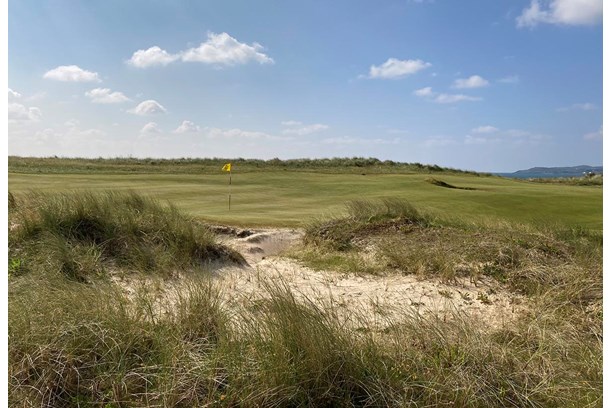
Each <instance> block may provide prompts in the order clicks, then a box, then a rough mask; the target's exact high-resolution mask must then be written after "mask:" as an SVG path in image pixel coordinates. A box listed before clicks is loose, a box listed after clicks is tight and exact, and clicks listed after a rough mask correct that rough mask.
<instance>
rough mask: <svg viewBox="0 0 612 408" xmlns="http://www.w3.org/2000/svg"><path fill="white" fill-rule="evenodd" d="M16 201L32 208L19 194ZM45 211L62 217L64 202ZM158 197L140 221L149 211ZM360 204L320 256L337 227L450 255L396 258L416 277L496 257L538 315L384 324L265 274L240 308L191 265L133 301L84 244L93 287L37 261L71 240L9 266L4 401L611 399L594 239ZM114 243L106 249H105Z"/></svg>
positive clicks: (466, 402)
mask: <svg viewBox="0 0 612 408" xmlns="http://www.w3.org/2000/svg"><path fill="white" fill-rule="evenodd" d="M62 202H65V201H61V200H59V201H58V203H62ZM41 204H42V203H41ZM12 208H17V209H20V208H22V209H23V211H24V212H25V208H26V207H25V206H20V200H16V202H15V203H14V205H12ZM27 208H30V207H27ZM45 208H49V209H50V208H54V211H56V212H58V213H61V214H64V213H63V212H62V211H63V209H62V207H60V206H55V207H51V206H49V207H45ZM147 208H150V207H146V206H145V207H143V211H141V212H140V216H142V217H143V219H148V218H147V217H149V216H150V214H149V213H148V210H147ZM352 208H353V209H354V213H353V214H352V217H353V218H351V223H350V224H349V227H350V228H349V227H347V226H346V225H347V224H348V223H344V224H340V223H337V224H332V226H330V225H329V224H326V227H325V228H326V229H325V231H327V232H326V235H325V234H321V235H319V236H317V237H316V238H315V239H313V240H311V241H307V242H309V245H312V246H315V247H318V248H319V250H321V251H322V249H321V248H324V247H325V246H326V245H328V242H327V241H328V240H330V239H333V235H331V234H329V231H330V229H334V228H336V229H337V230H338V231H340V233H341V234H344V235H341V238H342V240H343V241H342V242H348V243H349V244H350V247H349V248H348V249H342V250H340V249H339V250H337V253H339V254H342V253H345V252H347V251H348V252H349V253H350V252H351V251H358V250H359V248H360V245H362V244H363V241H361V240H362V239H363V237H364V234H365V235H367V236H370V235H372V236H381V235H382V236H383V237H384V236H386V235H389V234H388V231H392V232H393V234H392V235H393V237H392V239H395V240H397V241H396V242H395V243H396V245H397V246H398V248H401V246H402V245H407V243H408V242H410V243H411V245H417V243H422V246H420V247H419V248H420V249H421V250H423V251H424V250H426V249H427V248H431V249H430V250H431V253H432V254H433V253H434V252H440V251H442V252H446V253H453V254H452V255H448V256H441V257H440V259H439V260H437V261H435V262H434V263H431V264H430V263H427V262H430V261H429V260H427V259H424V260H421V259H420V258H418V256H417V255H412V256H413V258H406V259H403V258H398V260H396V261H395V262H397V264H398V265H400V264H401V265H403V266H401V265H400V266H397V267H396V268H397V270H398V271H400V272H401V273H409V271H411V270H412V269H411V268H414V267H413V266H411V265H412V263H414V264H415V265H422V267H423V268H425V267H428V268H430V269H427V270H424V271H423V272H422V273H423V274H426V275H428V274H434V275H435V274H439V273H440V271H441V270H442V269H441V268H442V266H441V265H451V264H454V263H455V262H456V260H457V259H460V260H461V261H470V260H472V261H474V262H476V261H478V262H483V263H485V264H487V262H489V263H490V264H491V265H494V266H495V268H497V269H494V270H493V271H492V272H490V273H492V274H494V275H495V276H498V277H499V279H500V280H502V281H505V282H506V284H508V285H510V287H511V288H514V289H515V290H520V291H522V292H524V293H526V294H527V295H528V297H529V312H528V313H527V314H526V315H525V316H524V317H523V318H521V319H519V320H518V321H516V322H514V323H513V325H512V326H506V327H502V328H498V329H493V330H491V329H488V330H486V329H485V328H484V327H483V326H482V325H481V324H480V322H479V321H477V320H473V319H470V318H468V317H466V316H462V315H456V316H454V318H451V319H442V318H436V317H435V316H430V317H424V316H420V315H418V314H416V313H414V312H412V311H411V310H410V308H409V307H406V312H405V314H404V315H403V317H402V318H401V319H399V320H394V323H393V324H390V325H386V326H385V327H386V329H384V330H383V331H379V330H378V329H377V328H376V327H373V326H369V325H368V324H367V321H368V319H367V318H365V317H364V316H360V315H359V314H358V313H357V312H356V313H355V314H353V315H350V316H343V317H339V316H338V315H337V314H336V313H335V312H334V309H332V308H329V307H326V306H325V305H322V304H319V303H315V302H313V301H309V300H307V298H304V297H301V296H297V295H296V294H294V293H293V292H292V291H291V290H289V289H288V287H287V286H286V285H284V283H283V282H280V281H261V282H260V283H259V284H260V285H262V286H263V287H264V288H265V290H266V293H267V295H266V296H265V297H263V298H261V299H258V300H256V301H255V300H254V301H252V302H247V303H245V304H244V307H241V308H237V307H236V306H232V307H230V305H228V304H225V303H224V302H223V300H222V299H223V296H222V295H221V292H220V290H221V289H220V288H219V287H218V286H217V285H216V284H215V283H214V282H211V281H209V280H207V279H202V278H198V277H197V276H196V275H193V274H192V275H191V277H185V278H184V279H186V281H184V282H183V285H182V286H181V287H182V288H184V289H183V290H181V291H180V292H178V295H177V294H176V293H170V291H161V292H160V291H157V290H154V289H152V286H151V285H143V286H142V288H141V289H140V290H139V291H138V292H137V293H136V294H133V295H131V296H127V295H126V294H125V293H123V292H122V291H120V290H119V289H118V288H117V287H116V286H115V285H113V284H111V283H109V282H107V281H106V280H104V279H98V278H97V274H96V273H94V272H91V271H89V269H91V268H93V269H94V270H95V268H96V267H97V266H96V265H98V264H99V262H98V263H96V262H93V261H92V259H93V258H95V257H93V256H92V255H91V254H88V252H87V248H86V247H84V248H80V249H79V251H80V252H79V251H76V252H71V253H70V256H71V259H72V260H73V261H74V262H76V263H78V264H79V265H81V268H83V271H82V272H83V274H84V275H85V276H88V277H89V279H88V280H87V282H88V283H83V282H82V281H79V280H75V279H72V278H71V277H70V275H66V274H61V273H52V272H53V271H54V270H55V268H56V267H57V266H56V265H55V264H54V263H53V262H43V261H42V260H44V259H61V257H62V256H64V255H62V254H61V247H59V246H49V245H46V244H45V247H44V248H45V251H47V252H46V255H45V256H47V257H49V258H43V257H34V258H29V257H27V258H23V257H21V256H20V257H19V258H17V257H15V256H14V254H15V253H16V252H11V254H13V255H12V256H11V258H12V259H24V262H25V263H28V264H30V265H29V266H24V268H26V267H27V268H28V269H26V270H25V271H23V272H19V273H17V272H16V271H17V270H19V269H20V268H21V266H18V265H17V263H15V265H14V266H13V270H14V272H15V273H13V274H12V275H11V276H10V277H9V321H8V329H9V349H8V357H9V367H8V374H9V405H10V406H14V407H17V406H19V407H22V406H32V407H34V406H38V407H39V406H49V407H72V406H101V407H123V406H168V407H179V406H185V407H189V406H210V405H215V406H398V407H400V406H401V407H406V406H414V407H417V406H418V407H438V406H469V407H491V406H506V407H517V406H520V407H557V406H564V407H596V406H601V404H602V395H603V383H602V371H603V361H602V360H603V359H602V353H603V334H602V321H603V311H602V307H601V304H602V303H601V300H602V268H601V259H602V258H601V257H602V250H601V243H600V241H599V239H600V238H599V236H597V235H596V234H591V233H589V232H586V231H581V230H565V231H552V230H551V231H540V232H538V233H535V232H529V231H527V232H526V231H524V230H523V229H522V228H516V229H515V230H508V229H500V230H499V231H497V230H489V231H483V230H470V229H469V228H467V227H464V228H463V229H461V228H460V227H459V226H457V225H455V226H453V227H444V226H442V225H439V224H436V222H434V221H433V220H430V219H427V218H426V217H422V216H420V215H418V214H417V213H415V212H413V211H412V209H411V208H410V207H402V206H401V205H399V204H397V203H394V204H373V205H370V204H367V205H361V204H358V205H353V207H352ZM372 208H374V209H375V211H374V212H373V213H369V215H368V212H369V211H370V209H372ZM29 211H30V210H28V213H29ZM101 211H103V209H101ZM32 214H37V213H36V212H33V213H32ZM68 214H72V212H70V211H68ZM164 214H165V216H167V217H169V218H170V219H172V217H173V216H172V215H171V213H164ZM39 216H40V215H39ZM39 216H36V217H35V216H34V215H32V218H27V219H32V220H34V219H38V218H37V217H39ZM134 216H135V215H134ZM156 216H161V215H159V214H158V215H156ZM24 217H25V215H24ZM24 219H26V218H24ZM50 219H51V220H53V219H56V220H62V219H65V217H64V216H62V217H55V218H53V217H52V218H50ZM15 220H16V218H13V216H11V221H12V222H13V225H14V227H13V228H12V229H11V230H10V231H9V235H10V237H9V239H10V241H9V242H10V243H11V245H13V246H12V247H11V250H12V251H17V250H18V249H19V250H22V248H24V247H23V245H25V244H24V243H25V242H28V241H27V239H30V238H28V237H37V238H36V239H39V237H40V232H36V231H39V228H38V227H36V228H31V229H28V228H25V227H23V224H21V226H19V225H18V224H17V222H16V221H15ZM157 222H162V223H169V222H170V221H169V220H166V221H163V220H159V221H156V222H155V223H157ZM394 224H395V225H394ZM15 225H16V226H15ZM36 225H43V224H41V223H40V222H37V223H36V224H34V223H33V224H32V226H33V227H34V226H36ZM45 225H56V223H55V222H50V223H49V224H45ZM60 225H63V224H61V223H60ZM72 225H74V224H72ZM163 225H167V224H163ZM21 228H25V229H24V230H21ZM60 230H61V229H60ZM24 231H34V232H30V233H28V234H26V233H25V232H24ZM68 231H72V232H71V234H73V235H70V234H64V235H62V236H61V237H62V239H65V240H67V241H69V242H71V240H69V239H68V238H67V237H74V236H78V231H79V230H78V229H77V230H76V231H77V232H74V229H70V228H69V229H68ZM96 231H97V230H96ZM114 231H118V232H120V231H122V230H121V229H115V230H114ZM312 231H313V230H312V229H311V232H310V233H311V234H312ZM314 231H316V229H315V230H314ZM504 231H505V232H504ZM74 234H76V235H74ZM368 234H370V235H368ZM111 237H112V236H111ZM347 237H349V239H348V241H344V240H345V239H346V238H347ZM495 237H497V238H496V239H494V238H495ZM71 239H72V238H71ZM389 239H391V238H389ZM405 240H410V241H405ZM93 242H94V243H95V240H94V241H93ZM381 242H383V241H381ZM442 242H446V243H448V245H447V246H442V244H441V243H442ZM436 243H438V245H437V246H436V245H434V244H436ZM92 245H93V244H92ZM331 245H332V246H333V245H334V244H333V243H332V244H331ZM92 248H93V246H92ZM341 248H342V247H341ZM461 249H463V251H461ZM459 251H461V252H459ZM416 252H417V251H416V250H415V253H416ZM20 254H26V252H20ZM27 254H29V252H28V253H27ZM106 254H107V253H106V252H104V250H100V255H99V256H100V258H99V259H106V258H105V257H106V256H107V255H106ZM462 256H465V257H467V258H465V259H463V258H461V257H462ZM470 257H472V258H470ZM125 259H131V258H130V257H129V256H127V257H126V258H125ZM37 262H38V263H37ZM117 262H118V261H117ZM386 262H390V261H389V260H387V261H386ZM436 265H438V266H436ZM131 267H132V266H131V264H130V263H126V264H123V266H122V268H124V269H126V270H129V269H130V268H131ZM445 267H446V266H445ZM30 268H31V269H30ZM47 269H48V272H49V273H44V272H45V271H46V270H47ZM453 273H457V272H453ZM481 273H486V271H482V272H481ZM162 276H163V275H162ZM166 279H168V278H167V277H166ZM485 296H486V294H483V295H482V297H481V299H480V301H481V302H483V301H486V297H485ZM381 318H384V317H381ZM347 319H353V320H354V321H356V322H357V323H355V324H347ZM355 327H359V328H360V329H359V330H355V329H354V328H355Z"/></svg>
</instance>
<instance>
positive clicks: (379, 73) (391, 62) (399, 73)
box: [368, 58, 431, 79]
mask: <svg viewBox="0 0 612 408" xmlns="http://www.w3.org/2000/svg"><path fill="white" fill-rule="evenodd" d="M430 66H431V64H430V63H429V62H424V61H422V60H420V59H419V60H398V59H396V58H389V59H388V60H387V61H386V62H385V63H383V64H382V65H379V66H375V65H372V66H371V67H370V74H369V76H368V77H369V78H382V79H397V78H402V77H405V76H406V75H411V74H415V73H417V72H419V71H421V70H423V69H425V68H428V67H430Z"/></svg>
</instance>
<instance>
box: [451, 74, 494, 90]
mask: <svg viewBox="0 0 612 408" xmlns="http://www.w3.org/2000/svg"><path fill="white" fill-rule="evenodd" d="M487 85H489V81H487V80H486V79H484V78H483V77H481V76H480V75H472V76H471V77H469V78H462V79H456V80H455V82H454V83H453V88H457V89H469V88H482V87H483V86H487Z"/></svg>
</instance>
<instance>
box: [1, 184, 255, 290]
mask: <svg viewBox="0 0 612 408" xmlns="http://www.w3.org/2000/svg"><path fill="white" fill-rule="evenodd" d="M9 222H10V224H11V228H12V231H11V234H9V235H10V236H9V259H10V260H11V262H13V265H14V266H13V267H12V269H11V268H10V271H11V272H12V273H14V274H25V273H29V272H40V273H51V272H59V273H61V274H63V275H65V276H69V277H71V278H73V279H76V280H80V281H84V280H87V279H88V277H89V275H98V276H99V275H102V274H103V273H104V272H108V271H110V270H113V269H114V270H116V269H121V268H128V269H130V270H138V271H145V272H151V271H157V272H163V273H166V274H171V273H173V272H175V271H179V270H185V269H188V268H193V267H200V266H203V265H205V264H206V263H210V262H214V261H230V262H238V263H240V262H242V261H243V259H242V257H241V256H240V255H239V254H238V253H236V252H234V251H232V250H230V249H228V248H225V247H223V246H221V245H219V244H217V243H215V239H214V234H213V233H212V232H211V231H210V230H209V229H208V228H207V227H206V226H204V225H201V224H199V223H198V222H196V221H195V220H193V219H191V218H189V217H188V216H186V215H185V214H183V213H181V212H180V211H178V210H177V209H176V208H174V207H172V206H162V205H161V204H160V203H159V202H157V201H156V200H154V199H151V198H148V197H144V196H141V195H138V194H136V193H114V192H106V193H103V194H94V193H65V194H37V193H31V194H27V195H24V196H21V197H15V196H13V198H12V204H11V207H10V209H9ZM15 265H18V267H17V266H15Z"/></svg>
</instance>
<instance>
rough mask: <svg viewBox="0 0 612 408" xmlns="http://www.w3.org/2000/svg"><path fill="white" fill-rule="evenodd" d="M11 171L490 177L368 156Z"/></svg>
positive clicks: (81, 163) (21, 160)
mask: <svg viewBox="0 0 612 408" xmlns="http://www.w3.org/2000/svg"><path fill="white" fill-rule="evenodd" d="M8 162H9V171H10V172H18V173H89V172H103V173H104V172H108V173H162V172H163V173H181V174H185V173H195V174H202V173H212V174H216V173H218V172H219V170H220V169H221V167H222V166H223V165H224V164H226V163H230V162H231V163H232V164H233V165H234V166H235V167H236V168H239V169H240V171H241V172H243V173H244V172H258V171H273V170H283V171H285V170H286V171H317V172H347V173H362V172H364V171H367V172H369V173H441V172H445V173H456V174H472V175H476V176H481V175H482V176H484V175H489V176H490V174H488V173H478V172H475V171H467V170H458V169H452V168H448V167H440V166H438V165H430V164H421V163H403V162H396V161H392V160H384V161H383V160H379V159H376V158H371V157H370V158H365V157H351V158H349V157H334V158H330V159H289V160H280V159H277V158H275V159H270V160H260V159H244V158H233V159H231V158H225V159H224V158H177V159H154V158H143V159H139V158H132V157H126V158H109V159H104V158H97V159H87V158H60V157H44V158H42V157H41V158H39V157H18V156H9V159H8Z"/></svg>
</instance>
